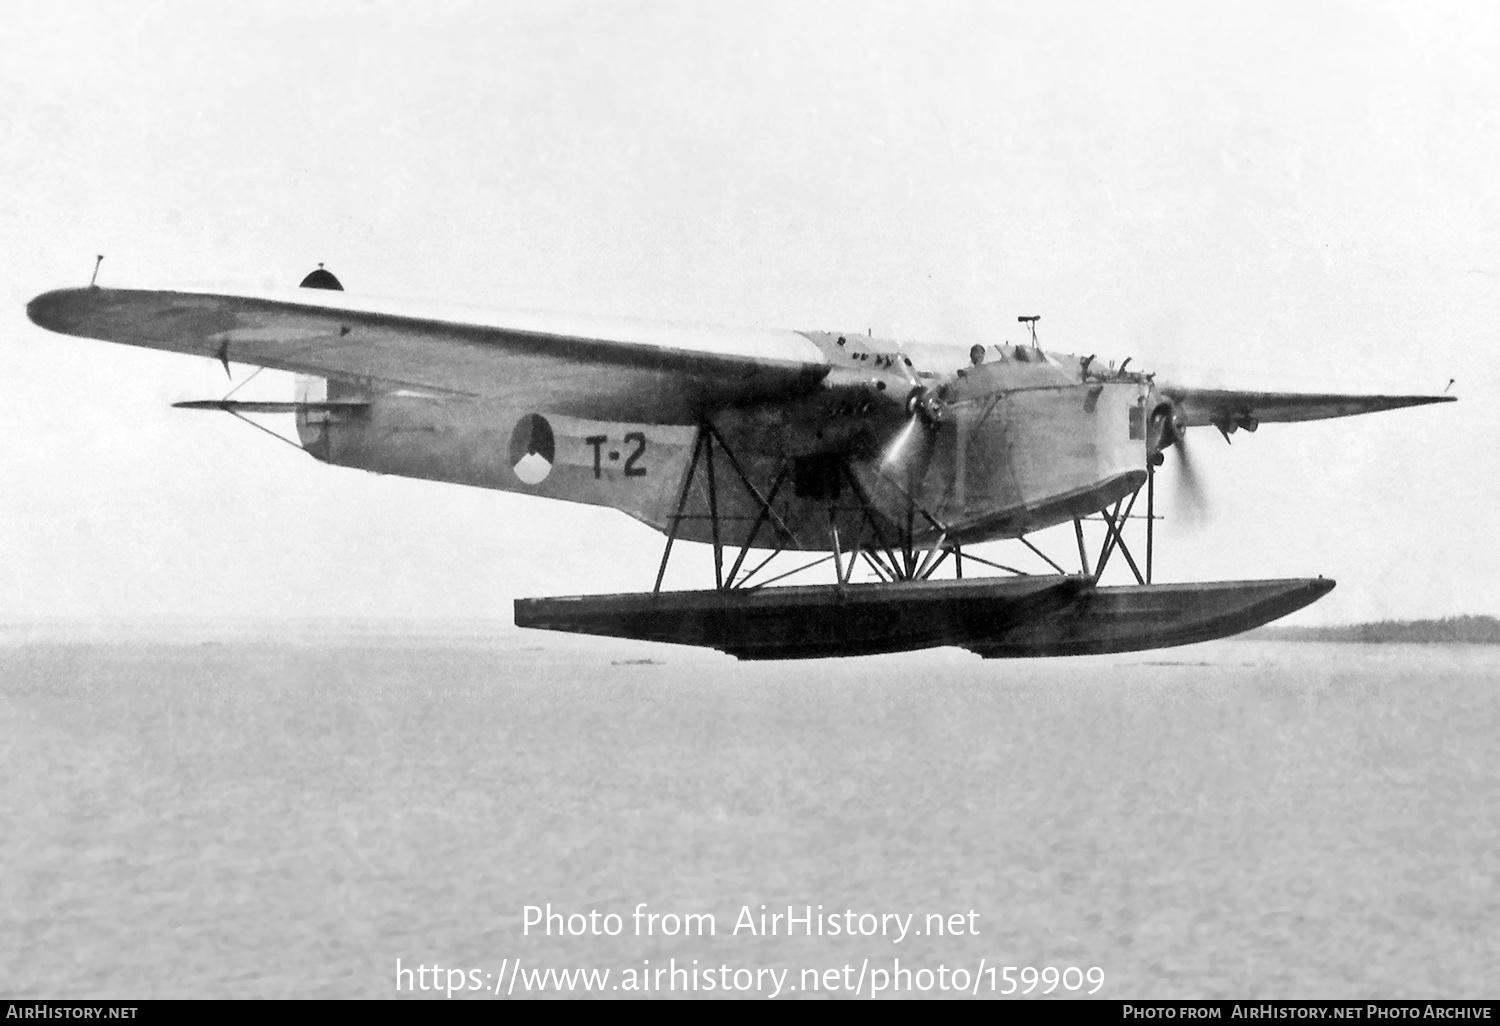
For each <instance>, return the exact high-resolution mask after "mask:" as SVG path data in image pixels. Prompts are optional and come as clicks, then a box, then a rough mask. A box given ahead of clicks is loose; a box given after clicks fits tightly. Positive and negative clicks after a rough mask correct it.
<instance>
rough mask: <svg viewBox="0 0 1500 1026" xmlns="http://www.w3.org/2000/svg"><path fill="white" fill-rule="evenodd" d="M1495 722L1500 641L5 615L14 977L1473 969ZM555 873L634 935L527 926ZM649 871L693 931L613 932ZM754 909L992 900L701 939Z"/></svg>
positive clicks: (1318, 985) (297, 984)
mask: <svg viewBox="0 0 1500 1026" xmlns="http://www.w3.org/2000/svg"><path fill="white" fill-rule="evenodd" d="M642 659H654V660H657V661H658V662H656V663H638V662H633V660H642ZM1497 742H1500V650H1496V649H1483V648H1429V647H1402V646H1389V647H1386V646H1369V647H1365V646H1352V645H1317V644H1280V643H1270V642H1218V643H1213V644H1210V645H1200V646H1194V647H1191V648H1185V649H1177V650H1171V651H1167V652H1157V653H1143V654H1139V655H1134V656H1122V657H1098V658H1089V659H1079V660H1057V661H1035V662H1010V663H1004V662H1001V663H985V662H981V661H980V660H978V659H976V658H973V657H970V656H967V655H964V654H962V653H957V652H946V651H940V652H936V653H927V654H919V655H913V656H900V657H885V658H876V659H857V660H847V661H839V662H829V661H820V662H812V663H801V664H797V663H781V664H762V665H756V664H743V663H736V662H734V661H733V660H731V659H729V658H727V657H721V656H717V655H714V654H710V653H701V652H695V651H690V650H678V649H674V648H667V647H650V646H639V645H631V644H626V643H610V642H598V641H595V640H593V639H570V638H567V637H561V636H559V637H552V636H547V635H539V634H522V633H520V632H515V631H513V630H509V629H507V630H505V631H503V632H499V633H490V632H488V631H487V630H481V629H474V628H454V629H453V630H450V631H435V630H425V631H417V630H413V629H411V628H410V627H400V626H385V627H378V626H377V627H374V628H372V627H369V626H365V627H359V628H355V627H331V628H326V629H321V630H314V629H308V628H302V629H299V630H297V631H296V632H291V633H289V632H286V631H279V630H278V631H272V630H268V629H248V628H247V629H240V630H226V629H218V631H217V633H209V632H208V631H207V630H206V629H205V628H202V627H194V626H192V625H185V626H174V627H171V628H170V629H164V628H160V627H158V628H156V629H154V630H148V631H137V632H134V633H125V632H121V631H111V630H95V631H92V632H80V631H77V630H72V631H69V630H66V629H57V628H54V629H37V628H28V629H20V628H15V627H12V628H10V629H9V631H8V633H0V917H3V918H0V993H6V994H10V995H17V996H19V995H32V996H52V997H64V996H66V997H83V996H98V997H185V996H221V995H222V996H231V995H234V996H372V997H385V996H391V995H392V994H393V993H394V986H395V965H396V960H397V959H398V958H400V959H401V960H402V964H403V965H407V966H411V965H417V964H426V965H431V964H432V963H439V964H441V965H442V966H443V967H444V968H447V967H450V966H451V967H460V968H465V969H470V968H472V969H478V970H480V972H481V973H486V972H494V971H497V970H499V969H500V967H501V963H502V959H506V958H511V959H514V958H517V957H520V958H522V959H523V960H525V962H524V964H527V965H535V966H538V967H547V966H556V967H559V968H571V967H593V966H598V967H611V968H613V969H615V970H616V971H617V972H618V971H620V970H622V969H624V968H627V967H641V966H642V964H643V960H645V959H650V960H651V963H652V964H653V965H657V966H660V965H662V964H663V963H666V962H667V961H668V960H669V959H671V958H674V957H675V958H676V959H677V960H678V964H679V965H682V964H687V963H690V962H691V960H692V959H694V958H697V959H699V960H700V963H702V964H703V965H708V964H712V965H714V966H718V965H720V964H728V965H729V966H730V967H731V969H733V968H737V967H777V968H789V969H791V970H792V973H791V976H790V977H789V980H790V982H793V983H795V982H796V980H797V978H798V973H800V971H801V970H802V969H804V968H816V969H826V968H830V967H842V966H843V965H845V964H846V963H852V964H853V965H854V966H855V967H856V969H857V968H858V967H859V966H860V965H861V964H862V960H863V959H866V958H868V959H870V960H871V961H870V965H871V966H872V967H878V966H883V965H884V966H888V965H889V964H890V962H891V960H892V959H893V958H896V957H899V958H901V959H902V962H903V964H905V965H908V966H910V967H913V968H916V967H923V966H926V967H931V968H936V966H937V965H938V964H939V963H944V964H946V965H948V966H949V967H950V968H951V967H954V966H965V967H969V968H971V969H973V968H977V966H978V963H979V960H980V959H981V958H984V959H987V960H988V964H991V965H993V964H995V963H997V962H998V963H1000V964H1003V965H1018V966H1024V965H1035V966H1046V965H1054V966H1069V965H1076V966H1081V967H1090V966H1099V967H1101V968H1102V969H1103V970H1104V972H1105V977H1106V983H1105V987H1104V989H1103V990H1102V991H1101V995H1102V996H1109V997H1174V996H1230V997H1242V996H1259V997H1312V996H1316V997H1326V996H1349V997H1397V996H1399V997H1408V996H1413V997H1415V996H1484V995H1489V996H1493V994H1494V992H1495V990H1496V983H1497V980H1500V927H1497V925H1496V924H1497V923H1500V769H1497V766H1500V756H1497V754H1496V753H1497V751H1500V745H1497ZM548 902H550V903H551V904H552V905H553V907H554V908H555V909H557V910H561V911H565V912H574V911H577V912H587V911H589V910H590V909H598V910H600V911H601V912H617V913H622V914H625V915H627V919H626V920H625V932H624V933H623V934H622V935H621V936H619V937H588V936H585V937H558V936H553V937H551V938H548V937H544V936H537V935H535V934H533V935H531V936H523V935H522V932H521V926H522V909H523V906H525V905H528V904H536V905H543V904H545V903H548ZM638 902H646V903H648V906H649V908H650V909H651V910H654V911H659V912H678V913H685V912H712V913H714V914H715V916H716V921H717V924H718V929H719V932H718V935H717V936H715V937H712V938H697V937H692V938H683V937H677V938H670V937H667V938H663V937H636V936H633V935H632V930H631V928H630V920H629V919H628V913H629V912H630V910H631V909H633V908H634V907H635V905H636V903H638ZM761 904H766V905H767V906H769V907H770V908H771V909H773V910H775V909H784V907H785V906H786V905H787V904H793V905H796V906H799V907H800V906H803V905H806V904H812V905H817V904H822V905H824V906H825V908H826V909H828V910H838V911H842V910H844V909H853V910H855V911H856V912H877V913H879V912H901V913H905V912H914V913H917V914H918V916H917V918H918V922H919V923H920V921H921V920H922V917H923V916H925V915H926V914H927V913H929V912H941V913H952V912H967V911H968V910H970V909H973V910H976V911H977V912H978V913H979V918H978V919H977V923H978V925H979V929H980V933H979V935H978V936H963V937H953V936H949V937H931V936H926V937H908V938H907V939H906V940H905V941H903V942H901V943H892V941H891V940H889V939H882V938H880V937H855V938H847V937H838V938H831V937H804V936H796V937H793V938H787V937H785V936H781V937H774V938H771V937H751V936H746V935H745V934H744V933H742V934H741V935H739V936H729V935H728V933H729V930H730V928H731V926H732V925H733V923H734V921H735V918H736V915H737V913H738V912H739V910H740V908H741V906H743V905H750V906H751V907H752V909H754V910H755V911H757V912H758V911H759V906H760V905H761Z"/></svg>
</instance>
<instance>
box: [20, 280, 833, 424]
mask: <svg viewBox="0 0 1500 1026" xmlns="http://www.w3.org/2000/svg"><path fill="white" fill-rule="evenodd" d="M26 313H27V316H28V317H30V318H31V320H32V321H33V322H35V323H36V324H38V325H40V326H41V327H43V328H47V329H48V330H50V331H55V332H60V333H62V334H66V335H77V336H82V337H85V338H96V339H102V340H104V341H109V342H119V343H123V344H125V345H134V346H143V347H146V348H150V349H161V350H166V351H169V352H177V353H188V354H192V355H196V356H208V357H213V358H215V359H222V360H233V361H235V362H236V363H247V364H253V365H256V366H261V367H268V368H272V369H275V370H285V371H293V372H297V373H301V374H311V375H315V376H319V377H327V378H334V379H338V380H343V381H348V382H353V383H358V384H364V385H367V386H368V387H371V388H375V389H381V390H393V389H414V390H418V391H423V392H430V393H434V394H438V395H447V396H453V397H467V398H472V399H476V400H502V401H506V402H512V403H517V404H520V405H526V406H530V407H532V408H535V409H542V410H548V411H552V412H556V413H561V414H566V415H573V416H579V417H588V418H592V419H599V420H629V421H634V422H636V423H657V424H691V423H696V422H697V420H698V419H699V418H700V417H702V416H703V415H704V413H706V412H708V411H711V410H714V409H719V408H723V407H726V406H736V405H743V404H747V403H753V402H759V401H764V400H768V399H777V398H788V397H791V396H794V395H799V394H802V393H804V392H806V391H808V390H810V389H812V388H813V387H815V386H816V385H817V384H818V382H819V381H821V380H822V379H823V377H824V376H825V375H827V373H828V371H829V365H828V361H827V358H826V357H824V356H823V354H822V351H821V350H820V349H819V348H818V347H817V346H816V345H815V344H814V343H813V342H812V341H811V340H809V339H808V338H806V337H805V336H803V335H800V334H798V333H797V332H792V331H766V330H757V329H742V328H711V327H697V326H691V325H676V324H658V323H653V322H649V321H637V320H626V319H623V318H601V317H571V316H566V315H560V314H548V313H537V312H515V313H504V314H502V313H496V312H493V311H483V310H476V309H468V308H462V307H445V306H436V305H432V304H417V303H411V302H404V301H393V300H370V299H366V298H364V297H355V296H351V295H349V294H348V293H339V292H331V291H324V290H312V289H309V290H301V291H298V292H293V293H290V294H288V293H268V294H246V295H231V294H219V293H206V292H176V291H162V290H142V289H105V288H97V287H92V286H91V287H87V288H74V289H58V290H56V291H53V292H46V293H43V294H42V295H40V296H37V297H36V298H35V299H33V300H32V301H31V302H30V303H29V304H28V305H27V308H26Z"/></svg>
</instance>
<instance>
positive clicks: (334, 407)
mask: <svg viewBox="0 0 1500 1026" xmlns="http://www.w3.org/2000/svg"><path fill="white" fill-rule="evenodd" d="M369 408H370V404H369V403H367V402H365V401H363V400H359V399H345V400H337V399H335V400H332V401H328V402H316V403H262V402H250V401H243V400H235V399H193V400H190V401H188V402H183V403H173V404H172V409H174V410H219V411H221V412H223V413H336V412H338V411H340V410H348V411H360V410H368V409H369Z"/></svg>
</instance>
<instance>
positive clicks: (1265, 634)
mask: <svg viewBox="0 0 1500 1026" xmlns="http://www.w3.org/2000/svg"><path fill="white" fill-rule="evenodd" d="M1243 637H1246V638H1260V639H1262V640H1265V641H1335V642H1347V643H1349V644H1360V645H1372V644H1373V645H1380V644H1400V645H1500V619H1496V618H1495V617H1493V616H1449V617H1445V618H1443V619H1441V620H1381V621H1379V622H1378V623H1354V624H1345V625H1343V626H1337V627H1262V628H1260V629H1259V630H1256V631H1252V632H1250V633H1249V634H1246V635H1243Z"/></svg>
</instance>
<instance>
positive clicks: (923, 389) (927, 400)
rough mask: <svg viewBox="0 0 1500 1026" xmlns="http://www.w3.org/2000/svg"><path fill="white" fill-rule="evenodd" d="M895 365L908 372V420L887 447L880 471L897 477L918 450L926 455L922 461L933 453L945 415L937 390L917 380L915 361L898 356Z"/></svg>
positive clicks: (906, 373) (882, 457) (881, 460)
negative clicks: (903, 465)
mask: <svg viewBox="0 0 1500 1026" xmlns="http://www.w3.org/2000/svg"><path fill="white" fill-rule="evenodd" d="M893 365H899V366H900V368H901V370H902V371H903V372H904V373H905V375H906V382H907V385H908V386H909V389H910V390H909V391H908V392H907V396H906V423H904V424H903V425H902V426H901V430H900V431H898V432H897V433H896V436H895V437H894V438H892V439H891V442H890V444H889V445H887V446H886V448H885V452H884V454H882V456H881V457H880V471H881V473H882V474H890V475H892V476H894V474H895V472H896V471H897V469H898V468H899V467H900V466H901V465H902V464H905V463H906V462H907V461H908V460H910V459H912V458H913V456H915V455H916V454H917V453H921V454H922V457H923V459H922V462H925V455H926V454H929V453H931V451H932V446H933V443H934V442H935V441H936V438H937V431H936V428H937V422H938V419H939V418H940V416H941V407H940V405H939V403H940V401H939V399H938V398H937V393H936V390H935V389H932V388H929V387H928V386H926V385H923V384H922V382H921V381H919V380H918V379H917V376H916V374H915V373H913V371H912V368H911V363H910V361H909V360H907V359H906V357H904V356H899V357H897V359H896V361H893ZM914 438H916V439H917V440H918V448H917V450H915V452H912V453H909V452H908V450H910V449H912V439H914Z"/></svg>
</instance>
